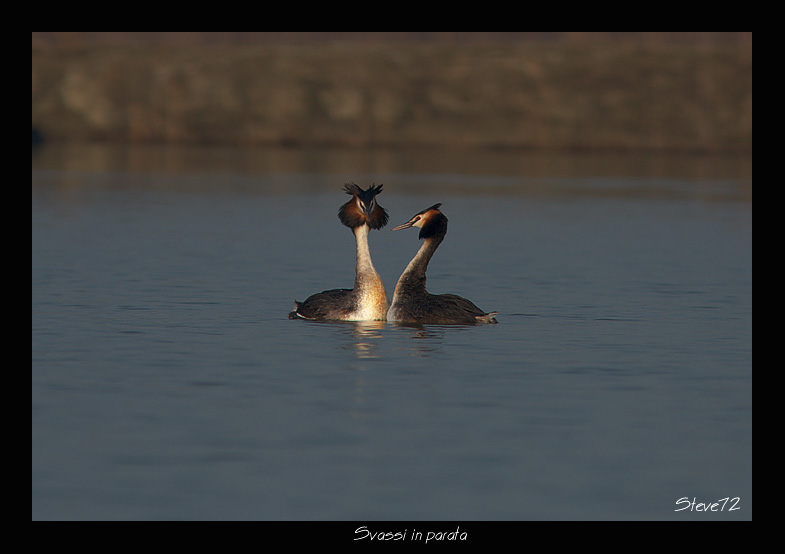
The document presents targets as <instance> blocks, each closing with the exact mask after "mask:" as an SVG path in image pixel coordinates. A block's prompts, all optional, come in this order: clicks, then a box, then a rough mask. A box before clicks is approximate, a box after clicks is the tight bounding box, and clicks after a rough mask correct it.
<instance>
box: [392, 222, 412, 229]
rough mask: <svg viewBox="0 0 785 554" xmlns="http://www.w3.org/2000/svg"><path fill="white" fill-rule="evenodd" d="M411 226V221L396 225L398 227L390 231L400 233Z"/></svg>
mask: <svg viewBox="0 0 785 554" xmlns="http://www.w3.org/2000/svg"><path fill="white" fill-rule="evenodd" d="M412 225H414V221H413V220H412V221H407V222H406V223H404V224H403V225H398V227H393V228H392V230H393V231H400V230H401V229H408V228H409V227H411V226H412Z"/></svg>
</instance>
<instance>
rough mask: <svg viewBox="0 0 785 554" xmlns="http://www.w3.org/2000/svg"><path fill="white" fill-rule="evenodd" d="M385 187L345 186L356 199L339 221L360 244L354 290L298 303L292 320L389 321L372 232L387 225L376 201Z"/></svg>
mask: <svg viewBox="0 0 785 554" xmlns="http://www.w3.org/2000/svg"><path fill="white" fill-rule="evenodd" d="M382 187H383V185H379V186H376V185H371V186H370V187H368V189H367V190H363V189H361V188H360V187H358V186H357V185H355V184H354V183H348V184H346V185H344V187H343V188H344V190H345V191H346V193H347V194H350V195H351V196H352V199H351V200H349V201H348V202H347V203H346V204H344V205H343V206H341V208H340V209H339V210H338V218H339V219H340V220H341V223H343V224H344V225H346V226H347V227H348V228H349V229H351V230H352V233H354V238H355V241H356V243H357V267H356V276H355V279H354V288H353V289H333V290H326V291H324V292H318V293H316V294H313V295H311V296H309V297H308V298H306V299H305V301H304V302H297V301H296V300H295V301H294V310H292V311H291V312H290V313H289V319H316V320H343V321H369V320H385V319H387V307H388V302H387V292H386V291H385V290H384V284H383V283H382V280H381V279H380V278H379V274H378V273H377V272H376V269H375V268H374V267H373V262H371V252H370V250H369V248H368V233H369V232H370V230H371V229H381V228H382V227H384V226H385V225H387V220H388V218H389V216H388V215H387V210H385V209H384V208H382V207H381V206H380V205H379V204H378V203H377V202H376V195H377V194H379V193H380V192H382Z"/></svg>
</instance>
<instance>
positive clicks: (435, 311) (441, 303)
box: [387, 204, 498, 325]
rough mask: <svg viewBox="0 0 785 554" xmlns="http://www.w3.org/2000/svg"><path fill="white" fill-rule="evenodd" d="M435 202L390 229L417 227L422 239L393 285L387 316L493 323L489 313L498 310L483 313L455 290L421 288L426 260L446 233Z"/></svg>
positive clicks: (403, 320)
mask: <svg viewBox="0 0 785 554" xmlns="http://www.w3.org/2000/svg"><path fill="white" fill-rule="evenodd" d="M439 206H441V204H434V205H433V206H431V207H430V208H426V209H425V210H423V211H421V212H420V213H418V214H416V215H415V216H414V217H413V218H411V219H410V220H409V221H407V222H406V223H404V224H403V225H398V226H397V227H395V228H394V229H393V231H398V230H400V229H408V228H409V227H419V228H420V238H421V239H423V241H424V242H423V245H422V246H421V247H420V249H419V250H418V251H417V254H415V256H414V258H412V261H410V262H409V265H408V266H406V269H405V270H404V272H403V274H401V277H400V279H398V283H397V284H396V285H395V292H394V293H393V300H392V304H391V305H390V310H389V311H388V312H387V320H388V321H398V322H401V323H432V324H442V325H461V324H462V325H467V324H468V325H471V324H474V323H497V321H496V318H494V317H493V316H495V315H496V314H497V313H498V312H490V313H486V312H484V311H482V310H481V309H480V308H478V307H477V306H475V305H474V303H473V302H472V301H470V300H467V299H466V298H463V297H461V296H458V295H457V294H431V293H429V292H428V291H426V290H425V271H426V270H427V269H428V262H429V261H430V260H431V257H432V256H433V253H434V252H436V249H437V248H438V247H439V244H441V242H442V241H443V240H444V235H446V234H447V218H446V217H445V215H444V214H443V213H442V212H440V211H439Z"/></svg>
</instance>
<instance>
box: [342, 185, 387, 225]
mask: <svg viewBox="0 0 785 554" xmlns="http://www.w3.org/2000/svg"><path fill="white" fill-rule="evenodd" d="M383 186H384V185H378V186H377V185H375V184H373V185H371V186H370V187H368V188H367V189H366V190H363V189H362V188H360V187H359V186H357V185H356V184H354V183H347V184H345V185H344V186H343V190H344V191H345V192H346V194H350V195H352V199H351V200H349V201H348V202H347V203H346V204H344V205H343V206H341V208H340V209H339V210H338V218H339V219H340V220H341V223H343V224H344V225H346V226H347V227H349V228H350V229H354V228H356V227H359V226H361V225H364V224H367V225H368V226H369V227H370V228H371V229H381V228H382V227H384V226H385V225H387V221H388V219H389V215H388V214H387V210H385V209H384V208H382V207H381V206H380V205H379V204H378V203H377V202H376V195H377V194H379V193H380V192H382V187H383Z"/></svg>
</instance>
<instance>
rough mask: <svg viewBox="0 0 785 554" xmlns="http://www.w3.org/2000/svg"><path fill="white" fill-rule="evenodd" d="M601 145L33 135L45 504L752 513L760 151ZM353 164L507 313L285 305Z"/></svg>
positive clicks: (447, 272)
mask: <svg viewBox="0 0 785 554" xmlns="http://www.w3.org/2000/svg"><path fill="white" fill-rule="evenodd" d="M602 162H603V161H602V160H597V159H595V158H590V157H585V158H579V159H575V158H569V159H564V158H562V159H559V158H546V159H542V158H540V157H537V156H531V157H522V156H513V155H511V154H476V155H472V154H470V153H458V154H453V155H450V154H449V153H447V154H444V153H442V154H439V153H428V152H425V153H419V154H417V153H410V154H406V155H404V154H385V153H374V154H367V153H366V154H357V153H353V154H341V153H335V152H332V153H330V152H328V153H321V154H314V155H308V156H305V155H302V154H299V153H296V152H286V151H284V152H263V153H244V154H237V153H234V154H231V155H229V154H227V153H226V152H220V151H200V152H189V151H184V152H183V151H175V152H163V153H162V152H159V151H153V150H139V149H135V150H134V149H131V150H119V151H118V150H112V149H100V148H92V149H81V150H80V149H66V150H63V149H49V150H43V151H41V152H38V153H34V156H33V172H32V218H33V225H32V276H33V285H32V300H33V306H32V324H33V333H32V345H33V353H32V354H33V356H32V516H33V519H305V520H310V519H328V520H332V519H354V520H364V521H367V520H378V519H405V520H410V519H415V520H417V519H428V520H433V519H437V520H447V519H449V520H486V519H492V520H496V519H503V520H521V519H675V520H685V519H690V520H696V519H697V520H720V519H752V202H751V168H750V169H749V173H748V172H747V168H742V169H741V170H739V169H738V167H736V166H735V165H734V164H733V163H731V162H728V161H727V160H711V159H709V160H706V159H704V160H697V161H695V160H672V159H671V160H667V159H666V160H651V159H644V160H631V159H629V158H627V159H623V160H622V159H617V160H613V159H610V160H605V163H602ZM350 180H353V181H356V182H358V183H360V184H369V183H371V182H374V181H375V182H377V183H379V182H382V183H384V185H385V190H384V192H383V193H382V195H381V196H380V197H379V202H380V203H381V204H382V205H383V206H385V207H386V208H387V209H388V210H389V212H390V216H391V220H390V223H391V225H390V226H389V227H387V228H385V229H382V230H381V231H378V232H376V231H375V232H373V233H372V235H371V249H372V254H373V257H374V262H375V265H376V267H377V269H378V271H379V273H380V274H381V276H382V278H383V279H384V281H385V283H386V284H387V288H388V292H389V293H391V292H392V288H393V287H394V285H395V281H396V279H397V278H398V276H399V275H400V272H401V271H402V269H403V268H404V267H405V266H406V263H407V262H408V260H409V259H410V258H411V256H412V255H413V254H414V252H415V251H416V249H417V248H418V247H419V243H418V240H417V233H416V231H408V232H407V231H400V232H395V233H393V232H392V231H390V230H389V229H390V228H391V227H392V226H394V225H397V224H399V223H403V222H405V221H406V220H408V219H409V218H410V217H411V216H412V215H413V214H414V213H416V212H418V211H420V210H421V209H423V208H425V207H427V206H429V205H431V204H434V203H436V202H442V204H443V206H442V209H443V211H444V213H445V214H446V215H447V217H448V218H449V219H450V229H449V233H448V235H447V239H446V240H445V242H444V243H443V245H442V246H441V247H440V249H439V251H438V252H437V254H436V256H435V257H434V259H433V261H432V263H431V266H430V268H429V281H428V283H429V289H430V290H431V292H436V293H440V292H452V293H457V294H461V295H464V296H467V297H468V298H470V299H471V300H473V301H474V302H475V303H476V304H478V305H479V306H480V307H481V308H483V309H486V310H498V311H499V312H500V314H499V316H498V319H499V324H498V325H493V326H491V325H488V326H480V327H449V326H425V327H409V326H398V325H393V324H387V323H383V322H382V323H376V324H353V323H312V322H305V321H291V320H288V319H287V318H286V314H287V312H288V311H289V309H290V308H291V305H292V302H293V300H294V299H298V300H302V299H304V298H305V297H306V296H308V295H310V294H312V293H314V292H318V291H320V290H323V289H325V288H339V287H351V286H352V283H353V278H354V273H353V272H354V245H353V239H352V235H351V233H350V232H349V231H348V230H347V229H345V228H344V227H342V226H341V225H340V223H339V222H338V219H337V217H336V211H337V209H338V207H339V206H340V204H341V203H343V202H344V201H345V199H346V197H345V195H344V194H343V193H342V192H341V190H340V189H341V186H342V184H343V183H344V182H346V181H350ZM683 498H687V499H688V500H689V501H692V500H693V499H695V500H696V501H697V502H698V503H700V502H703V503H710V502H722V500H723V499H725V498H730V499H731V500H729V501H728V502H727V503H726V504H725V505H724V510H722V511H715V512H703V511H697V510H695V509H690V508H689V507H687V509H684V510H679V508H682V507H685V506H688V505H687V503H686V502H683V503H680V502H679V501H680V499H683ZM735 498H738V501H734V500H733V499H735ZM732 502H733V503H734V504H732ZM732 506H735V507H737V508H738V509H737V510H733V511H731V510H730V508H731V507H732ZM677 510H679V511H677Z"/></svg>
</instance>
